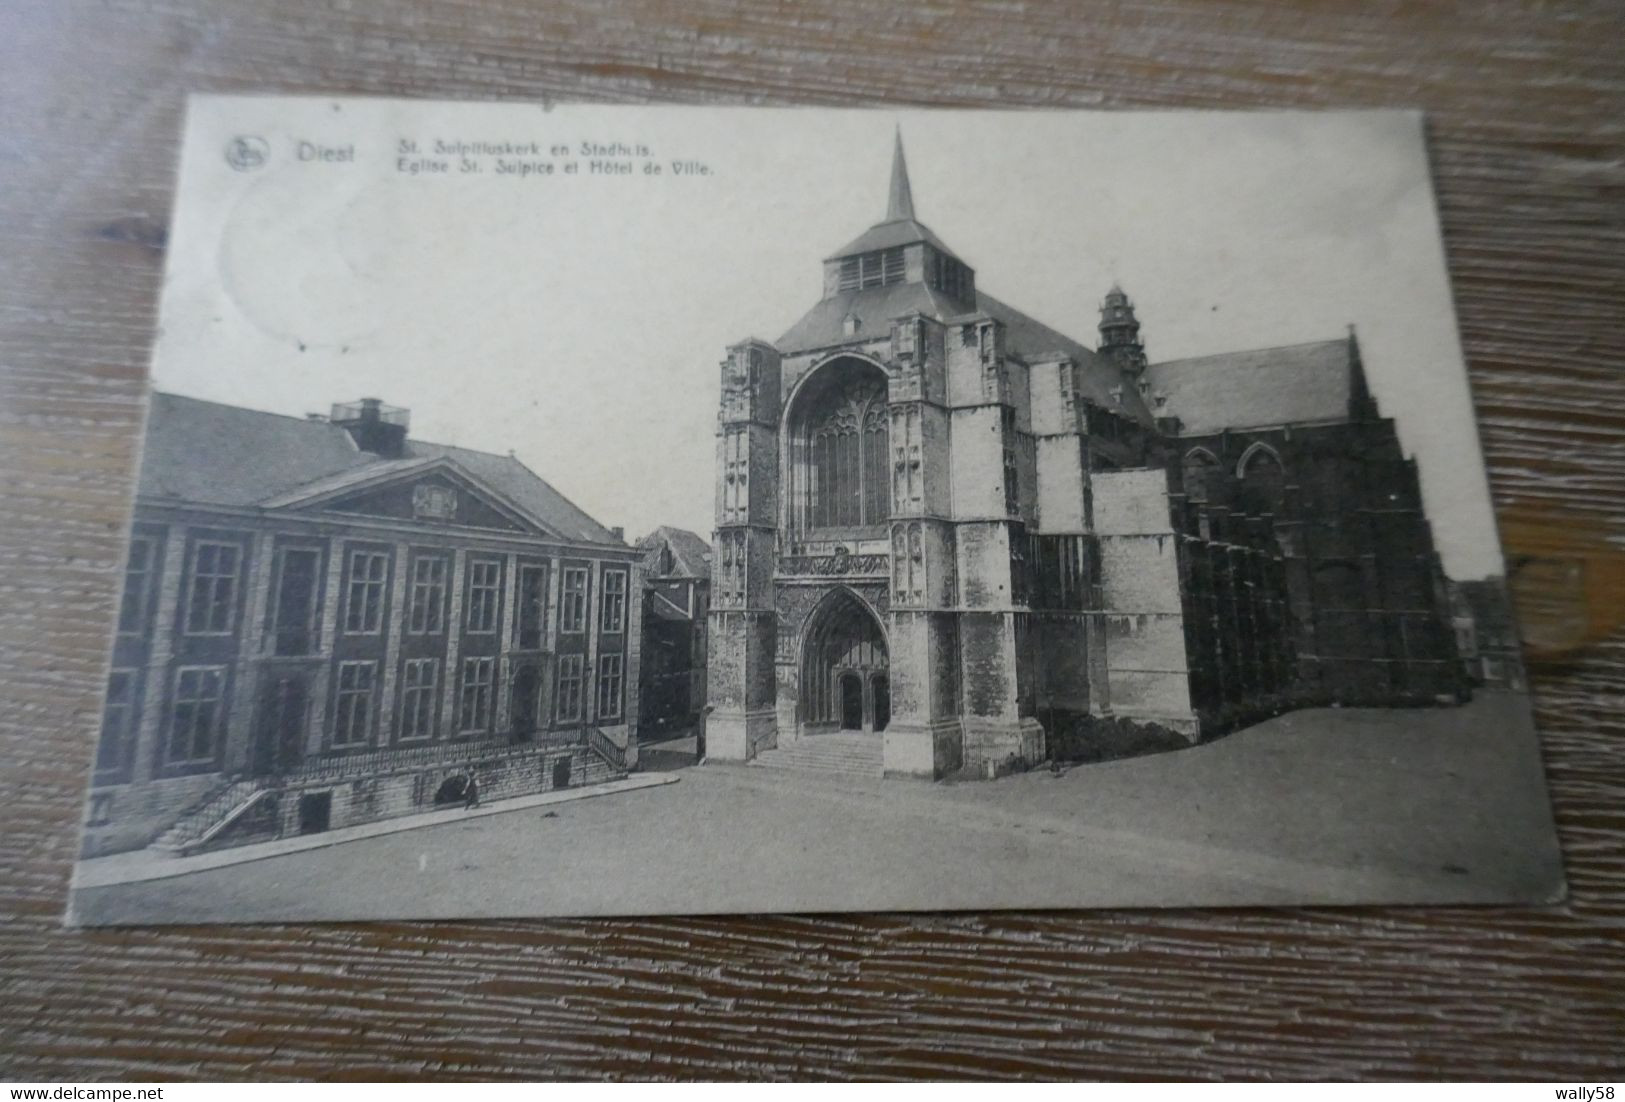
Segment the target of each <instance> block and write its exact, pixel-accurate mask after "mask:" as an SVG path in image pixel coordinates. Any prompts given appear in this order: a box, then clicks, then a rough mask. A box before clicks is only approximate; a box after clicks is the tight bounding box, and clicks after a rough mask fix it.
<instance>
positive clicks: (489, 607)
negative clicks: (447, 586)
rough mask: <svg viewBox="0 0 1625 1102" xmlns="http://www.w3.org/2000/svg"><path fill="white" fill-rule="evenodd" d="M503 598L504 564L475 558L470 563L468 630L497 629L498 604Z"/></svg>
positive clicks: (487, 630)
mask: <svg viewBox="0 0 1625 1102" xmlns="http://www.w3.org/2000/svg"><path fill="white" fill-rule="evenodd" d="M501 600H502V564H501V563H500V562H494V561H492V560H489V559H487V560H483V561H482V560H475V561H474V562H471V563H469V564H468V630H469V631H471V632H489V631H495V630H496V629H497V606H498V605H499V604H500V602H501Z"/></svg>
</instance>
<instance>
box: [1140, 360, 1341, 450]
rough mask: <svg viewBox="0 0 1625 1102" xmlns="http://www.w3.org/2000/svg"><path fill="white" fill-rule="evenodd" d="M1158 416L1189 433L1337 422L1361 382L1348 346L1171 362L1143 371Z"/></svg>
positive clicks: (1152, 366) (1155, 365)
mask: <svg viewBox="0 0 1625 1102" xmlns="http://www.w3.org/2000/svg"><path fill="white" fill-rule="evenodd" d="M1146 379H1147V381H1148V382H1149V383H1150V389H1151V395H1152V397H1153V398H1155V397H1156V396H1157V395H1158V394H1163V395H1166V396H1167V402H1166V404H1165V405H1163V406H1162V407H1161V408H1159V409H1157V414H1158V416H1162V417H1178V418H1179V420H1180V425H1181V428H1180V431H1181V432H1182V433H1186V434H1192V435H1195V434H1200V433H1207V432H1218V431H1220V430H1222V429H1246V428H1262V427H1264V426H1268V425H1285V424H1302V423H1304V422H1311V421H1332V420H1340V419H1342V418H1345V417H1348V416H1349V415H1350V407H1351V403H1352V402H1353V400H1354V396H1355V387H1356V385H1357V375H1356V370H1355V366H1354V359H1353V356H1352V355H1351V354H1350V348H1349V342H1348V341H1347V340H1346V339H1342V340H1332V341H1312V342H1310V343H1308V344H1291V345H1286V346H1284V347H1280V348H1255V349H1250V350H1248V351H1246V352H1226V353H1222V354H1220V355H1217V356H1195V357H1192V358H1190V359H1185V360H1168V361H1166V362H1164V363H1158V364H1152V365H1151V366H1150V367H1149V368H1147V369H1146Z"/></svg>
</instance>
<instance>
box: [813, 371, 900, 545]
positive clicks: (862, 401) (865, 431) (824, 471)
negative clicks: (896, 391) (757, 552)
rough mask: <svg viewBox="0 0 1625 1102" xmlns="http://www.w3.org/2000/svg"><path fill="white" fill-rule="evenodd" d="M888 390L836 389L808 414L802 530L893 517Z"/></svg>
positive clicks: (864, 383)
mask: <svg viewBox="0 0 1625 1102" xmlns="http://www.w3.org/2000/svg"><path fill="white" fill-rule="evenodd" d="M888 418H889V414H888V411H887V406H886V388H885V385H884V384H883V383H881V382H879V381H876V380H873V379H864V380H861V381H859V382H858V383H857V385H855V386H849V387H845V388H837V389H832V390H831V391H829V392H828V393H827V394H825V395H823V396H822V400H820V401H819V402H818V403H817V404H816V405H815V406H813V407H812V408H811V409H810V410H809V411H808V414H807V422H806V448H807V454H806V461H805V467H804V471H803V476H804V479H805V486H806V494H805V499H804V506H803V508H804V511H803V515H802V527H803V528H809V529H811V528H862V527H868V526H870V525H876V524H883V523H884V522H885V521H886V519H887V517H888V516H890V514H891V488H890V481H891V480H890V477H889V472H888V470H887V456H886V449H887V443H886V438H887V420H888Z"/></svg>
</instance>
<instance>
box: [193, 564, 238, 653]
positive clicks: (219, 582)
mask: <svg viewBox="0 0 1625 1102" xmlns="http://www.w3.org/2000/svg"><path fill="white" fill-rule="evenodd" d="M242 557H243V549H242V548H241V547H240V546H238V545H237V544H235V543H222V542H220V541H218V540H199V541H198V542H197V543H196V545H194V546H193V548H192V588H191V590H190V592H189V594H188V596H187V601H186V634H188V635H230V634H231V629H232V622H233V620H234V618H235V612H236V608H237V572H238V570H239V568H240V567H241V566H242Z"/></svg>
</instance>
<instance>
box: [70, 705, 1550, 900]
mask: <svg viewBox="0 0 1625 1102" xmlns="http://www.w3.org/2000/svg"><path fill="white" fill-rule="evenodd" d="M1524 708H1525V705H1524V702H1523V700H1522V698H1519V697H1514V696H1501V695H1494V694H1490V695H1486V696H1485V697H1483V698H1481V699H1479V700H1477V701H1474V702H1473V703H1472V704H1470V705H1468V706H1466V707H1463V708H1439V709H1426V710H1419V711H1391V710H1365V709H1326V710H1317V711H1310V712H1299V713H1294V714H1292V715H1288V716H1284V717H1281V718H1279V719H1275V720H1271V721H1270V722H1268V723H1264V724H1260V725H1258V726H1257V727H1253V728H1249V729H1248V730H1245V731H1241V732H1237V733H1236V734H1233V735H1231V736H1229V737H1227V738H1224V739H1220V740H1218V741H1216V742H1213V743H1210V744H1208V745H1205V746H1200V747H1195V748H1193V749H1190V750H1185V751H1180V752H1177V753H1171V754H1162V755H1157V756H1154V757H1146V758H1138V759H1134V760H1129V761H1120V762H1109V763H1105V764H1099V765H1088V766H1078V767H1075V768H1072V769H1070V770H1068V771H1066V772H1065V773H1063V774H1061V775H1059V776H1056V775H1053V774H1051V773H1049V772H1048V771H1040V772H1036V773H1030V774H1026V775H1022V776H1016V777H1009V778H1005V779H1002V780H999V781H994V782H981V783H962V784H935V785H933V784H926V783H920V782H903V781H890V782H881V781H873V782H856V783H854V782H850V781H834V780H828V779H824V778H819V777H812V776H807V775H802V774H789V773H781V772H777V771H773V770H766V769H758V768H754V767H746V766H720V765H714V764H712V765H704V766H699V767H695V768H687V769H682V770H681V771H680V773H679V776H680V778H681V779H680V780H679V781H678V783H675V784H667V785H662V786H659V787H654V788H648V789H644V790H640V791H633V792H626V793H621V794H618V795H615V796H610V797H604V798H602V799H593V800H580V801H576V802H571V803H564V804H559V805H556V806H552V807H536V808H529V809H525V810H519V811H514V812H511V813H507V814H501V815H489V816H487V817H484V818H478V819H470V820H467V821H461V820H459V821H453V822H448V823H444V824H440V825H435V826H429V827H423V828H419V829H416V830H410V831H403V832H399V833H395V834H389V835H385V836H380V837H374V838H366V839H362V840H358V841H354V842H348V843H345V844H343V845H337V846H331V847H327V848H324V849H317V850H311V851H308V852H303V853H295V854H288V855H284V856H280V857H273V858H269V859H266V860H262V861H256V862H253V863H249V864H241V865H235V866H231V867H227V868H219V869H212V870H208V871H204V872H197V873H192V874H189V875H186V876H183V877H178V878H173V879H167V880H161V881H153V882H147V883H139V884H127V885H118V886H113V887H107V888H97V889H90V890H85V891H81V892H80V893H79V895H78V897H77V901H76V910H77V914H78V916H79V918H80V919H81V920H83V921H86V922H101V923H105V922H118V921H131V922H135V921H142V922H153V921H157V922H182V921H199V920H203V921H241V920H262V921H297V920H309V919H360V918H373V917H409V916H410V917H437V916H445V917H451V916H487V917H496V916H513V915H529V914H608V913H621V914H625V913H649V912H673V911H675V912H684V913H702V912H715V911H746V912H750V911H769V910H771V911H809V910H878V909H894V910H895V909H925V908H927V907H928V908H932V909H935V908H988V907H1017V906H1018V907H1064V906H1078V905H1099V904H1110V905H1114V906H1158V905H1171V904H1208V905H1231V904H1242V903H1272V902H1274V903H1291V902H1304V901H1307V900H1313V901H1316V902H1326V903H1333V902H1367V903H1370V902H1380V901H1415V902H1489V901H1494V900H1500V899H1506V898H1509V897H1515V896H1519V895H1525V894H1528V893H1531V892H1534V893H1544V894H1548V895H1549V894H1551V893H1553V892H1555V891H1557V890H1558V889H1557V885H1559V884H1560V882H1561V881H1560V871H1559V870H1560V862H1559V858H1558V855H1557V853H1556V852H1555V851H1538V852H1536V851H1527V850H1520V849H1519V848H1518V845H1519V844H1520V842H1519V840H1520V839H1529V838H1537V837H1540V836H1541V832H1540V830H1538V829H1537V824H1540V823H1543V822H1545V821H1546V819H1547V816H1548V814H1549V813H1548V811H1547V807H1546V802H1545V794H1544V792H1543V790H1542V789H1541V788H1540V787H1539V784H1538V781H1536V782H1535V783H1534V784H1531V783H1530V779H1531V778H1538V777H1539V776H1540V772H1539V770H1538V768H1537V767H1536V765H1535V762H1534V758H1535V755H1536V750H1535V741H1534V736H1533V734H1532V733H1531V730H1530V727H1529V724H1528V720H1527V717H1526V713H1525V711H1524ZM672 760H673V761H674V762H678V761H680V760H681V759H680V757H679V756H677V755H673V756H672Z"/></svg>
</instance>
